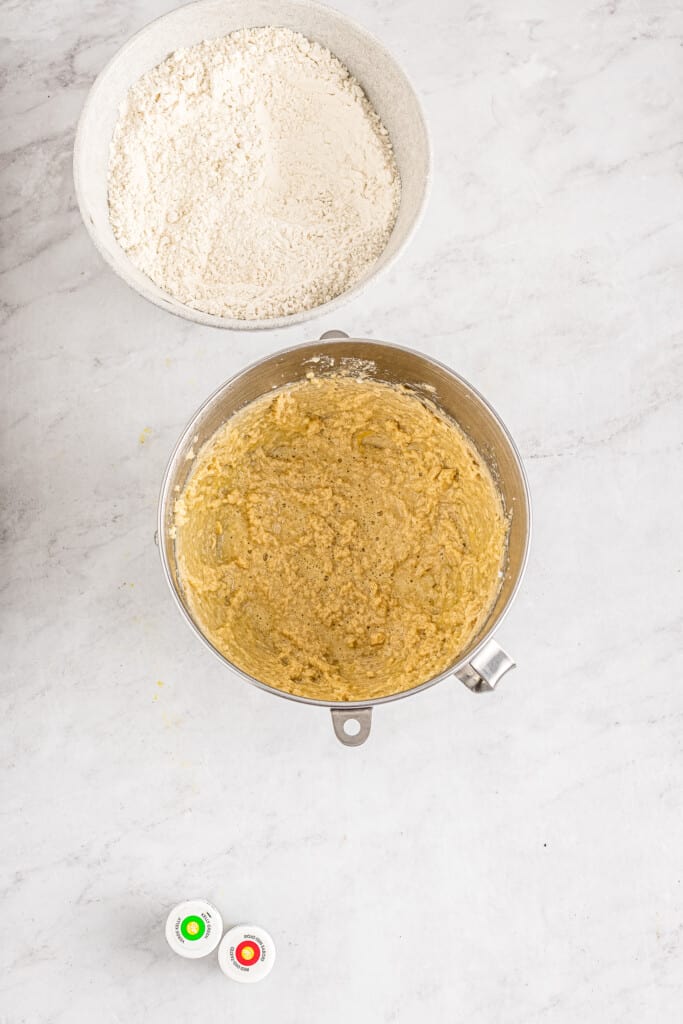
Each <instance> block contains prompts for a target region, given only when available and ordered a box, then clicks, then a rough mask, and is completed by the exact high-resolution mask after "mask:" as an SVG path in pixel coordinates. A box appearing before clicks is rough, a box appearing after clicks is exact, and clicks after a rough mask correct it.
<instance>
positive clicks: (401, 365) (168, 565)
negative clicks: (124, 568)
mask: <svg viewBox="0 0 683 1024" xmlns="http://www.w3.org/2000/svg"><path fill="white" fill-rule="evenodd" d="M358 366H362V370H363V373H364V374H365V375H366V376H370V377H373V378H375V379H377V380H382V381H387V382H389V383H393V384H403V385H407V386H408V387H410V388H412V389H413V390H414V391H415V393H416V394H417V395H419V396H423V397H424V398H426V399H429V400H430V401H433V402H435V403H436V404H437V405H438V406H440V407H441V408H442V409H443V410H444V412H446V413H447V414H448V415H450V416H451V417H452V418H453V419H454V420H455V421H456V422H457V423H458V424H459V425H460V427H461V428H462V430H463V431H464V432H465V433H466V434H467V436H468V437H469V438H470V439H471V440H472V441H473V442H474V444H475V445H476V447H477V449H478V451H479V452H480V453H481V455H482V456H483V457H484V459H485V460H486V462H487V464H488V466H489V468H490V469H491V472H492V474H493V477H494V479H495V481H496V483H497V484H498V487H499V489H500V493H501V494H502V497H503V502H504V505H505V509H506V512H507V513H508V515H509V517H510V530H509V536H508V551H507V564H506V567H505V573H504V578H503V581H502V584H501V588H500V591H499V593H498V597H497V599H496V602H495V604H494V606H493V608H492V609H491V613H490V615H489V617H488V619H487V621H486V623H485V625H484V627H483V628H482V630H481V631H480V632H479V634H478V635H477V636H476V637H475V638H474V639H473V640H472V642H471V643H470V645H469V647H468V648H467V649H466V650H465V651H463V652H462V653H461V655H460V657H459V658H458V660H457V661H455V662H454V663H453V664H452V665H450V666H449V667H448V668H447V669H446V670H445V671H444V672H440V673H439V674H438V675H436V676H433V677H432V678H431V679H426V680H425V681H424V682H423V683H421V684H420V685H419V686H414V687H413V688H412V689H411V690H404V691H402V692H400V693H395V694H391V695H390V696H388V697H378V698H377V699H375V700H368V701H356V702H349V703H336V704H330V702H329V701H322V700H313V699H310V698H307V697H298V696H294V695H293V694H291V693H284V692H283V691H282V690H277V689H275V688H274V687H272V686H268V685H267V684H266V683H264V682H262V681H261V680H260V679H254V678H253V677H252V676H249V675H247V674H246V673H245V672H243V671H242V670H241V669H239V668H238V667H237V666H236V665H234V664H233V663H232V662H231V661H229V660H228V659H227V658H226V657H225V656H224V655H222V654H221V653H220V651H218V650H216V648H215V647H214V646H213V645H212V644H211V643H209V641H208V640H207V639H206V637H205V636H204V634H203V633H202V631H201V629H200V627H199V626H198V624H197V622H196V621H195V619H194V618H193V616H192V612H191V611H190V609H189V607H188V604H187V601H186V599H185V595H184V593H183V588H182V584H181V582H180V579H179V577H178V566H177V562H176V554H175V544H174V539H173V533H174V531H173V529H172V527H173V510H174V502H175V499H176V497H177V496H178V493H179V491H180V490H182V488H183V487H184V485H185V482H186V480H187V478H188V475H189V474H190V473H191V472H192V468H193V464H194V456H195V454H196V453H198V452H199V451H200V449H201V447H202V445H203V444H204V443H205V442H206V441H208V440H209V438H210V437H211V436H212V435H213V434H214V433H215V431H216V430H217V429H218V427H220V426H221V425H222V424H223V423H225V421H226V420H227V419H229V417H230V416H232V415H233V413H235V412H237V410H238V409H241V408H242V407H243V406H245V405H246V404H247V403H248V402H251V401H253V400H254V399H255V398H258V397H259V396H260V395H263V394H266V393H267V392H269V391H271V390H273V389H274V388H278V387H281V386H282V385H283V384H288V383H293V382H295V381H299V380H302V379H304V378H305V376H306V374H307V373H310V372H311V371H312V370H313V371H315V373H316V375H321V374H330V373H335V372H339V371H340V370H342V371H351V372H353V370H354V369H355V368H357V367H358ZM530 536H531V508H530V504H529V488H528V484H527V481H526V477H525V474H524V469H523V467H522V462H521V459H520V457H519V453H518V451H517V449H516V447H515V444H514V442H513V440H512V438H511V437H510V435H509V433H508V431H507V429H506V428H505V426H504V425H503V423H502V422H501V420H500V419H499V417H498V416H497V414H496V413H495V412H494V410H493V409H492V408H491V406H490V405H489V404H488V403H487V402H486V401H485V399H484V398H482V396H481V395H480V394H479V393H478V392H477V391H475V390H474V388H473V387H472V386H471V385H470V384H468V383H467V381H465V380H463V379H462V377H459V376H458V375H457V374H456V373H454V372H453V371H452V370H449V369H448V367H446V366H444V365H442V364H441V363H438V362H436V361H435V360H434V359H430V358H428V357H427V356H424V355H421V354H420V353H419V352H413V351H411V350H410V349H407V348H402V347H400V346H398V345H389V344H386V343H385V342H378V341H367V340H363V339H356V338H349V337H348V335H346V334H343V333H342V332H341V331H330V332H328V333H327V334H324V335H323V336H322V338H321V339H320V340H319V341H314V342H311V343H309V344H306V345H299V346H297V347H296V348H290V349H285V350H284V351H282V352H277V353H276V354H275V355H273V356H269V357H268V358H267V359H262V360H261V361H260V362H258V363H254V364H253V365H252V366H249V367H247V369H246V370H242V372H241V373H238V374H237V375H236V376H235V377H233V378H232V380H229V381H227V382H226V383H225V384H223V385H221V387H220V388H219V389H218V391H216V392H214V394H213V395H211V397H210V398H208V399H207V400H206V402H204V404H203V405H202V407H201V408H200V409H199V410H198V412H197V413H196V414H195V416H193V418H192V420H191V421H190V423H189V424H188V426H187V427H186V429H185V430H184V432H183V434H182V436H181V438H180V440H179V441H178V443H177V445H176V447H175V449H174V451H173V454H172V455H171V458H170V461H169V464H168V467H167V469H166V474H165V476H164V481H163V485H162V488H161V496H160V499H159V524H158V543H159V550H160V552H161V560H162V564H163V567H164V573H165V575H166V579H167V580H168V583H169V586H170V588H171V592H172V594H173V596H174V598H175V600H176V602H177V604H178V607H179V608H180V610H181V612H182V613H183V615H184V616H185V618H186V620H187V621H188V623H189V624H190V626H191V627H192V629H193V630H194V632H195V633H196V634H197V636H198V637H199V638H200V639H201V640H202V641H203V642H204V643H205V644H206V645H207V646H208V647H209V648H210V649H211V650H212V651H213V652H214V654H216V655H217V656H218V657H219V658H220V659H221V661H223V662H224V663H225V664H226V665H227V666H228V667H229V668H231V669H232V670H233V671H234V672H237V673H238V675H240V676H242V678H243V679H246V680H247V682H250V683H253V684H254V685H255V686H259V687H260V688H261V689H262V690H267V691H268V692H269V693H272V694H275V695H276V696H278V697H286V698H288V699H289V700H296V701H299V702H300V703H303V704H320V705H323V706H325V707H329V708H330V711H331V712H332V723H333V725H334V731H335V734H336V736H337V738H338V739H339V740H340V741H341V742H342V743H344V744H346V745H347V746H359V745H360V744H361V743H363V742H364V741H365V740H366V739H367V737H368V735H369V733H370V723H371V716H372V707H373V706H374V705H375V704H385V703H387V701H391V700H398V699H399V698H403V697H410V696H412V695H413V694H415V693H418V692H419V691H420V690H425V689H427V687H428V686H433V685H434V683H438V682H440V681H441V680H442V679H445V678H446V677H447V676H450V675H455V676H457V678H458V679H459V680H460V681H461V682H463V683H464V684H465V685H466V686H467V687H469V689H470V690H472V691H473V692H474V693H484V692H486V691H491V690H493V689H494V688H495V686H496V684H497V683H498V681H499V679H500V678H501V677H502V676H503V675H504V673H505V672H507V671H508V669H510V668H512V667H513V666H514V664H515V663H514V661H513V660H512V659H511V658H510V657H509V655H507V654H506V653H505V651H504V650H503V649H502V648H501V647H500V646H499V645H498V644H497V643H496V642H495V640H493V639H492V634H493V632H494V631H495V629H496V628H497V627H498V626H499V625H500V623H501V621H502V619H503V616H504V615H505V613H506V612H507V610H508V609H509V607H510V604H511V603H512V599H513V597H514V596H515V594H516V592H517V588H518V587H519V585H520V582H521V579H522V576H523V574H524V569H525V566H526V560H527V553H528V550H529V540H530ZM354 726H355V731H354Z"/></svg>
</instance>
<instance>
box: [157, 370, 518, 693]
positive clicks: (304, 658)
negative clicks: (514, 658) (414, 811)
mask: <svg viewBox="0 0 683 1024" xmlns="http://www.w3.org/2000/svg"><path fill="white" fill-rule="evenodd" d="M175 518H176V524H175V525H176V552H177V558H178V565H179V570H180V578H181V580H182V583H183V586H184V589H185V594H186V596H187V600H188V603H189V605H190V608H191V611H192V613H193V615H194V616H195V618H196V620H197V622H198V624H199V626H200V628H201V629H202V631H203V632H204V634H205V635H206V637H207V638H208V639H209V640H210V641H211V643H212V644H213V645H214V646H215V647H217V648H218V650H219V651H221V652H222V653H223V654H224V655H225V656H226V657H227V658H228V659H229V660H230V661H232V662H234V663H235V664H236V665H238V666H239V667H240V668H241V669H243V670H244V671H245V672H247V673H249V674H250V675H252V676H254V677H255V678H256V679H259V680H261V681H262V682H265V683H268V684H269V685H270V686H273V687H276V688H277V689H280V690H285V691H287V692H289V693H294V694H299V695H301V696H305V697H314V698H317V699H320V700H325V701H352V700H353V701H357V700H366V699H369V698H372V697H380V696H384V695H387V694H391V693H397V692H399V691H401V690H406V689H409V688H410V687H413V686H416V685H418V684H419V683H423V682H425V681H426V680H427V679H430V678H431V677H432V676H434V675H436V674H437V673H439V672H441V671H443V670H444V669H445V668H447V667H448V665H450V664H451V663H452V662H453V661H454V660H455V659H456V657H457V655H458V654H459V653H460V652H461V651H462V650H463V649H464V648H465V647H466V645H467V644H468V642H469V641H470V640H471V639H472V637H473V636H474V635H475V634H476V633H477V632H478V630H479V629H480V628H481V626H482V625H483V623H484V621H485V620H486V617H487V614H488V611H489V609H490V607H491V605H492V603H493V600H494V598H495V596H496V593H497V591H498V587H499V583H500V574H501V570H502V565H503V559H504V552H505V542H506V534H507V521H506V518H505V515H504V512H503V507H502V503H501V500H500V497H499V494H498V492H497V490H496V488H495V486H494V483H493V480H492V478H491V475H490V473H489V471H488V469H487V467H486V465H485V463H484V462H483V460H482V458H481V457H480V456H479V454H478V453H477V451H476V449H475V448H474V447H473V445H472V444H471V442H469V441H468V440H467V439H466V438H465V437H464V435H463V434H462V433H461V432H460V430H459V429H458V428H457V427H456V426H455V424H454V423H453V422H452V421H451V420H449V419H447V418H446V417H445V416H443V415H442V414H440V413H439V412H438V411H437V410H436V408H435V407H430V406H429V405H428V404H425V403H423V402H422V401H421V400H420V399H419V398H418V397H416V396H415V395H414V394H412V393H410V392H408V391H404V390H401V389H399V388H394V387H391V386H390V385H387V384H383V383H379V382H376V381H368V380H358V379H353V378H344V377H321V378H314V379H312V380H308V381H305V382H302V383H299V384H295V385H291V386H289V387H287V388H285V389H283V390H281V391H279V392H274V393H272V394H269V395H266V396H264V397H263V398H260V399H258V400H257V401H255V402H252V403H251V404H250V405H248V406H247V407H246V408H244V409H242V410H240V412H238V413H236V414H235V415H234V416H233V417H232V418H231V419H230V420H229V421H228V422H227V423H226V425H225V426H224V427H222V428H221V429H220V430H219V431H218V432H217V433H216V434H215V435H214V437H213V438H212V439H211V440H210V441H209V442H208V444H207V445H206V446H205V448H204V449H203V451H201V452H200V453H199V455H198V457H197V461H196V465H195V467H194V469H193V471H192V474H191V476H190V479H189V481H188V483H187V485H186V487H185V489H184V491H183V493H182V494H181V496H180V498H179V499H178V501H177V502H176V516H175Z"/></svg>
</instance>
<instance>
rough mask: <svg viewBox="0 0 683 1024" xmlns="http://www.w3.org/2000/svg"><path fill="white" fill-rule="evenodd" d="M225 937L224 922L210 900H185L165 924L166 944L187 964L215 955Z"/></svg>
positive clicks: (172, 912)
mask: <svg viewBox="0 0 683 1024" xmlns="http://www.w3.org/2000/svg"><path fill="white" fill-rule="evenodd" d="M222 934H223V919H222V917H221V915H220V914H219V912H218V910H216V908H215V907H214V905H213V904H212V903H209V901H208V900H201V899H197V900H185V902H184V903H179V904H178V906H177V907H174V908H173V910H172V911H171V913H170V914H169V915H168V919H167V921H166V941H167V942H168V944H169V946H170V947H171V949H172V950H173V952H174V953H177V954H178V956H184V957H185V958H186V959H188V960H198V959H199V958H200V957H202V956H208V955H209V953H213V951H214V949H215V948H216V946H217V945H218V943H219V942H220V940H221V935H222Z"/></svg>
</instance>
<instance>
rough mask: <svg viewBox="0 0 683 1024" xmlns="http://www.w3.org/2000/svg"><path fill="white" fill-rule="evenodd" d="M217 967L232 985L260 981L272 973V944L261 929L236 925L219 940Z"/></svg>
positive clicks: (265, 932) (273, 957) (273, 961)
mask: <svg viewBox="0 0 683 1024" xmlns="http://www.w3.org/2000/svg"><path fill="white" fill-rule="evenodd" d="M218 963H219V965H220V969H221V970H222V972H223V974H225V975H226V976H227V977H228V978H232V980H233V981H241V982H246V983H247V984H249V983H251V982H254V981H261V980H262V979H263V978H265V976H266V975H267V974H270V972H271V971H272V969H273V964H274V963H275V943H274V942H273V940H272V938H271V936H270V935H269V934H268V932H267V931H266V930H265V929H264V928H257V927H256V925H251V924H240V925H238V926H237V927H236V928H231V929H230V931H229V932H226V933H225V935H224V936H223V940H222V942H221V944H220V946H219V947H218Z"/></svg>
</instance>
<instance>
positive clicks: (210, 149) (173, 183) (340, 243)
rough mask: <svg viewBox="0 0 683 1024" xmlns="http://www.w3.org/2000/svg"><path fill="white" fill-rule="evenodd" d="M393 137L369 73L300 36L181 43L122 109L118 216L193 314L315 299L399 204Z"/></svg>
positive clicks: (365, 255) (346, 274)
mask: <svg viewBox="0 0 683 1024" xmlns="http://www.w3.org/2000/svg"><path fill="white" fill-rule="evenodd" d="M400 189H401V186H400V179H399V175H398V170H397V167H396V162H395V160H394V156H393V151H392V147H391V141H390V139H389V136H388V133H387V131H386V129H385V128H384V126H383V125H382V123H381V121H380V119H379V117H378V116H377V114H376V113H375V111H374V110H373V108H372V107H371V105H370V103H369V101H368V99H367V97H366V96H365V94H364V93H363V91H362V89H361V87H360V86H359V84H358V82H357V81H356V80H355V79H354V78H353V77H352V76H351V75H350V73H349V71H348V70H347V69H346V68H345V67H344V65H343V64H341V63H340V61H339V60H337V58H336V57H334V56H333V55H332V54H331V53H330V52H329V50H326V49H325V48H324V47H322V46H320V45H319V44H318V43H314V42H311V41H310V40H308V39H306V38H305V37H304V36H302V35H300V34H299V33H297V32H291V31H290V30H289V29H282V28H257V29H245V30H241V31H239V32H233V33H232V34H231V35H229V36H226V37H225V38H222V39H215V40H211V41H207V42H203V43H199V44H198V45H197V46H193V47H191V48H189V49H183V50H178V51H177V52H175V53H173V54H172V55H171V56H170V57H169V58H168V59H167V60H165V61H164V62H163V63H162V64H160V65H159V66H158V67H156V68H153V69H152V70H151V71H149V72H147V73H146V74H145V75H143V76H142V78H141V79H140V80H139V81H138V82H137V83H136V84H135V85H134V86H133V87H132V88H131V89H130V91H129V92H128V95H127V97H126V99H125V100H124V102H123V103H122V105H121V109H120V111H119V120H118V123H117V125H116V128H115V130H114V135H113V138H112V143H111V154H110V164H109V216H110V220H111V225H112V228H113V231H114V235H115V236H116V238H117V240H118V242H119V243H120V245H121V246H122V247H123V249H125V251H126V252H127V253H128V255H129V257H130V259H131V260H132V262H133V263H134V264H135V266H137V267H138V268H139V269H140V270H142V271H144V273H145V274H147V276H148V277H150V278H151V279H152V280H153V281H155V282H156V284H158V285H159V286H160V287H161V288H163V289H164V291H166V292H169V293H170V294H171V295H173V296H175V298H176V299H179V300H180V301H181V302H183V303H185V304H186V305H188V306H191V307H193V308H195V309H200V310H203V311H205V312H207V313H213V314H216V315H218V316H230V317H237V318H239V319H244V320H252V319H262V318H263V319H270V318H273V317H279V316H285V315H288V314H291V313H296V312H299V311H300V310H305V309H311V308H313V307H314V306H318V305H320V304H321V303H323V302H327V301H329V300H330V299H332V298H334V297H335V296H336V295H339V294H340V293H341V292H344V291H346V290H347V289H348V288H349V287H351V285H352V284H353V283H354V282H355V281H357V280H358V279H359V278H360V277H361V276H362V275H363V274H364V273H365V272H366V271H367V270H368V268H369V267H371V266H372V264H374V263H375V261H376V260H377V258H378V257H379V256H380V254H381V253H382V251H383V249H384V248H385V246H386V244H387V242H388V240H389V236H390V234H391V231H392V229H393V226H394V223H395V220H396V215H397V213H398V206H399V201H400Z"/></svg>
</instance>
